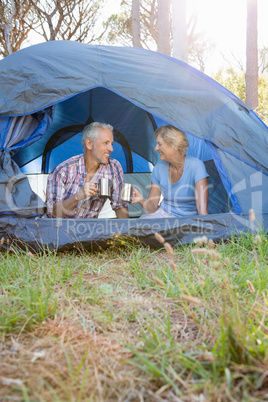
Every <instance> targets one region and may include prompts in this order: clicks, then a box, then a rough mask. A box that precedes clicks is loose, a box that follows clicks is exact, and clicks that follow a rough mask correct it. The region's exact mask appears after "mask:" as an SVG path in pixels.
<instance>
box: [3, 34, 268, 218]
mask: <svg viewBox="0 0 268 402" xmlns="http://www.w3.org/2000/svg"><path fill="white" fill-rule="evenodd" d="M63 60H64V62H63ZM50 108H55V114H54V117H53V118H52V123H51V125H50V127H49V124H50V122H49V121H47V123H48V124H47V123H46V122H45V124H44V126H42V123H41V119H40V127H39V128H36V127H33V128H32V130H30V131H29V132H25V137H24V138H21V139H20V140H19V141H16V138H14V137H13V138H11V140H12V146H11V147H12V150H14V151H15V152H16V154H15V155H14V160H15V161H16V163H17V164H18V166H19V167H21V166H24V165H25V164H27V163H28V162H30V161H34V160H37V159H38V158H40V157H42V155H43V152H44V149H45V148H46V146H47V144H48V142H49V140H50V138H51V136H53V135H54V133H55V132H56V131H57V130H60V129H61V128H63V127H65V126H68V125H73V124H86V123H87V122H88V121H90V119H92V120H95V121H103V122H107V123H112V125H113V126H114V127H115V128H116V129H117V130H118V131H120V132H121V133H122V135H123V136H124V137H125V138H126V140H127V142H128V144H129V146H130V149H131V151H132V152H133V153H134V154H136V155H138V156H139V157H141V158H143V159H145V160H146V161H148V162H149V163H152V164H153V165H155V164H156V163H157V161H158V156H157V153H156V152H155V151H154V148H155V138H154V130H155V127H157V126H159V125H160V124H162V123H161V121H162V122H165V124H166V123H168V124H173V125H174V126H175V127H178V128H180V129H182V130H183V131H184V132H185V133H186V134H187V136H188V139H189V143H190V146H189V151H188V155H191V156H194V157H198V158H199V159H201V160H203V161H204V162H206V161H208V160H211V159H213V160H214V162H215V165H216V166H217V169H218V171H219V174H220V176H221V179H222V181H223V183H224V187H225V189H226V191H227V192H228V194H229V196H230V197H231V201H232V206H233V210H234V211H236V212H237V213H239V211H241V208H240V205H239V203H238V198H239V197H238V198H237V196H236V193H235V192H236V191H237V190H236V188H237V187H236V185H237V184H238V183H240V182H241V181H242V180H243V178H244V177H243V175H244V174H245V171H247V169H245V168H244V166H245V164H246V165H247V166H250V167H252V168H253V169H256V170H258V171H260V172H261V174H262V175H263V176H264V175H268V158H267V154H268V128H267V126H266V125H265V124H264V123H263V122H262V121H261V120H260V119H259V118H258V117H257V115H256V114H255V113H254V111H253V110H252V109H251V108H250V107H249V106H248V105H246V104H245V103H244V102H243V101H242V100H240V99H239V98H237V97H236V96H235V95H234V94H232V93H231V92H230V91H228V90H227V89H226V88H224V87H222V86H221V85H220V84H219V83H217V82H216V81H214V80H213V79H211V78H210V77H208V76H206V75H205V74H203V73H201V72H200V71H198V70H196V69H194V68H193V67H190V66H189V65H187V64H186V63H183V62H181V61H179V60H176V59H174V58H172V57H168V56H165V55H163V54H160V53H156V52H152V51H148V50H145V49H140V48H132V47H117V46H92V45H88V44H84V43H78V42H73V41H49V42H45V43H41V44H38V45H34V46H30V47H28V48H25V49H22V50H20V51H19V52H15V53H13V54H11V55H10V56H8V57H6V58H4V59H3V60H0V144H2V147H3V146H5V143H4V141H5V139H6V136H7V133H8V132H9V128H10V124H11V120H10V118H13V116H27V115H35V114H38V113H41V112H42V111H43V110H45V109H50ZM38 118H39V117H38V116H37V119H38ZM48 119H49V116H48ZM252 139H254V141H253V140H252ZM5 147H6V148H8V147H9V146H8V145H7V146H5ZM20 148H21V149H20ZM22 148H24V149H22ZM219 152H220V153H221V155H222V156H221V157H220V156H219ZM223 154H224V155H223ZM227 155H230V156H232V157H231V158H228V157H224V156H227ZM233 158H235V159H236V160H237V161H239V163H236V170H237V171H238V172H239V174H238V173H237V174H235V175H232V174H231V173H230V172H231V171H232V166H230V164H233V162H232V160H233ZM223 161H224V162H223ZM34 165H36V164H34V163H33V164H32V168H33V166H34ZM137 165H139V162H138V163H137ZM227 172H228V174H227ZM32 173H36V172H34V171H32ZM228 175H229V176H230V177H229V176H228ZM231 176H232V177H231ZM234 176H235V180H234ZM263 183H264V184H263V186H262V189H261V191H262V192H263V194H266V193H267V192H268V188H267V185H266V183H267V180H264V179H263ZM249 192H250V193H252V196H251V194H249V196H248V197H247V199H248V200H252V199H253V196H254V194H253V190H252V189H251V188H250V189H249ZM239 200H240V199H239ZM240 204H241V200H240ZM251 204H252V202H251V201H248V202H246V203H245V204H244V206H243V211H242V212H243V213H247V212H248V210H249V209H250V208H251V207H252V205H251ZM260 209H261V210H262V212H263V213H268V210H267V206H266V204H263V206H260Z"/></svg>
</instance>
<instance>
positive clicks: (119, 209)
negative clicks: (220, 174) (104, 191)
mask: <svg viewBox="0 0 268 402" xmlns="http://www.w3.org/2000/svg"><path fill="white" fill-rule="evenodd" d="M155 137H156V140H157V145H156V148H155V149H156V150H157V151H158V152H159V154H160V161H159V162H158V163H157V164H156V166H155V167H154V169H153V172H152V176H151V188H150V192H149V195H148V198H147V199H144V198H143V196H142V194H141V193H140V192H139V191H138V190H137V189H135V188H134V189H133V196H132V204H134V203H137V202H138V203H140V205H141V206H142V207H143V208H144V209H145V211H146V213H145V214H144V215H142V216H141V218H163V217H174V216H175V217H179V216H186V215H196V214H199V215H207V214H208V183H207V177H208V174H207V172H206V168H205V166H204V164H203V162H202V161H200V160H199V159H196V158H194V157H191V156H188V155H187V156H186V151H187V148H188V145H189V143H188V139H187V137H186V135H185V134H184V133H183V132H182V131H181V130H179V129H177V128H175V127H173V126H171V125H167V126H162V127H159V128H158V129H157V130H156V132H155ZM82 146H83V149H84V154H81V155H78V156H74V157H72V158H70V159H68V160H66V161H64V162H63V163H61V164H60V165H58V166H57V167H56V168H55V169H54V171H53V172H52V173H51V174H50V175H49V177H48V183H47V215H48V216H49V217H59V218H97V217H98V215H99V213H100V211H101V209H102V207H103V206H104V203H105V201H106V199H105V198H103V197H100V196H99V188H98V186H97V185H96V183H98V181H99V179H101V178H103V177H105V178H108V179H110V181H111V184H112V186H111V206H112V209H113V210H114V211H115V213H116V216H117V218H128V217H129V215H128V203H126V202H122V200H121V199H120V185H121V184H122V183H123V182H124V174H123V169H122V167H121V165H120V163H119V162H118V161H117V160H115V159H112V158H110V155H111V153H112V151H113V127H112V126H111V125H109V124H103V123H98V122H94V123H91V124H89V125H88V126H86V127H85V128H84V130H83V133H82ZM161 194H162V195H163V199H162V201H161V203H160V205H159V202H160V198H161Z"/></svg>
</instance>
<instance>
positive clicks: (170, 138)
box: [154, 124, 189, 156]
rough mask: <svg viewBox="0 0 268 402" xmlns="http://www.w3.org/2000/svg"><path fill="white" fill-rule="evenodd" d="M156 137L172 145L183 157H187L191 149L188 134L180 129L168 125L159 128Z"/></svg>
mask: <svg viewBox="0 0 268 402" xmlns="http://www.w3.org/2000/svg"><path fill="white" fill-rule="evenodd" d="M154 136H155V137H156V138H157V137H158V136H160V137H161V138H162V139H163V140H164V141H165V142H166V143H168V144H169V145H171V146H172V147H173V148H174V149H178V150H179V151H180V152H181V154H182V156H185V155H186V152H187V149H188V147H189V141H188V138H187V136H186V134H185V133H184V132H183V131H181V130H179V129H178V128H176V127H174V126H172V125H171V124H167V125H166V126H161V127H159V128H158V129H157V130H156V131H155V133H154Z"/></svg>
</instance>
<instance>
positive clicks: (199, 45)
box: [102, 0, 214, 71]
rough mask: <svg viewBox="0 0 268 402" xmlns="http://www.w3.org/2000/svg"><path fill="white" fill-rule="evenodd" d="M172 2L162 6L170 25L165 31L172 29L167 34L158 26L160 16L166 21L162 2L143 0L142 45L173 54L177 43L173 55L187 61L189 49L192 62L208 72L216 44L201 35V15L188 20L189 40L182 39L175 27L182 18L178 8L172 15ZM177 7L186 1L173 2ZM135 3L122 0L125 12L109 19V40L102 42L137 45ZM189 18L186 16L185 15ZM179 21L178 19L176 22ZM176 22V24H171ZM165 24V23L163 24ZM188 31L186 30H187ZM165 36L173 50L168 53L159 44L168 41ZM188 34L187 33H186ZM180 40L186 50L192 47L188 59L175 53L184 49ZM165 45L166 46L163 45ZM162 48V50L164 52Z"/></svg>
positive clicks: (183, 13)
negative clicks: (160, 8)
mask: <svg viewBox="0 0 268 402" xmlns="http://www.w3.org/2000/svg"><path fill="white" fill-rule="evenodd" d="M170 1H171V0H168V1H163V0H162V5H163V6H164V8H165V20H166V21H167V22H166V24H165V25H166V26H165V29H166V28H168V31H169V32H168V33H167V32H166V31H165V33H164V32H163V30H162V28H159V27H158V23H159V21H158V16H159V17H160V19H161V18H162V20H163V15H162V16H161V13H160V11H158V6H159V4H158V1H157V0H139V3H140V42H141V46H142V47H144V48H147V49H151V50H157V49H158V50H159V51H163V52H164V53H167V54H170V53H172V52H171V46H172V40H173V41H174V43H173V56H174V57H177V58H180V59H181V60H184V61H187V50H188V61H189V62H190V63H191V64H192V65H194V66H195V67H197V68H200V69H201V70H202V71H204V68H205V63H206V59H207V58H208V56H209V55H210V54H211V52H212V50H213V48H214V45H213V44H212V43H211V42H209V41H208V40H206V39H205V38H204V37H203V35H202V32H197V28H196V27H197V15H196V13H195V12H193V13H192V15H190V17H188V19H187V24H186V28H187V29H186V31H187V32H186V33H187V39H186V40H184V39H182V40H180V39H179V38H178V35H181V34H182V33H181V32H178V31H176V29H175V26H176V27H177V28H178V27H179V26H180V25H181V23H178V20H177V19H176V17H178V14H177V11H176V10H177V9H176V8H172V14H171V13H170ZM172 1H173V2H174V3H175V4H178V3H179V2H180V1H185V0H172ZM132 4H133V3H132V1H131V0H122V2H121V10H122V11H121V13H120V14H118V15H112V16H111V17H110V19H109V20H108V23H107V25H108V27H109V28H108V31H107V35H106V37H103V38H102V40H103V42H104V40H105V41H106V43H107V42H108V43H110V44H122V45H126V46H131V45H132V43H133V34H132V17H131V10H132V8H131V5H132ZM186 4H187V3H186ZM171 15H172V18H171ZM184 15H185V9H184V12H183V11H182V12H181V14H180V16H179V18H180V20H183V18H184ZM185 17H186V16H185ZM174 18H175V20H174ZM170 19H172V21H173V22H171V21H170ZM160 23H161V22H160ZM172 23H173V27H174V28H173V30H172V29H171V25H172ZM158 28H159V29H160V32H161V33H160V34H159V35H158ZM184 29H185V28H184ZM172 31H173V32H172ZM164 34H165V35H166V41H168V43H169V45H168V46H169V48H168V49H167V50H163V49H162V48H161V46H162V45H161V46H160V45H159V41H161V40H164ZM184 35H185V32H184ZM178 41H179V42H180V43H181V42H184V48H186V47H188V49H184V51H185V56H183V55H179V54H178V53H176V52H175V48H178V46H181V45H182V43H181V45H179V44H178ZM163 46H164V44H163ZM161 49H162V50H161Z"/></svg>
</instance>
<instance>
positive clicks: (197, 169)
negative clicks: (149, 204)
mask: <svg viewBox="0 0 268 402" xmlns="http://www.w3.org/2000/svg"><path fill="white" fill-rule="evenodd" d="M168 177H169V163H168V162H166V161H160V162H158V163H157V165H156V166H155V167H154V170H153V172H152V176H151V180H152V182H153V183H154V184H157V185H158V186H160V187H161V191H162V195H163V197H164V198H163V200H162V202H161V205H160V206H161V208H162V209H163V210H164V211H166V212H168V213H170V214H172V215H174V216H186V215H196V214H197V213H198V212H197V209H196V202H195V183H197V182H198V181H199V180H201V179H204V178H205V177H208V174H207V171H206V168H205V165H204V163H203V162H202V161H200V160H199V159H197V158H194V157H192V156H186V158H185V162H184V169H183V173H182V176H181V178H180V180H179V181H178V182H177V183H171V182H170V181H169V178H168Z"/></svg>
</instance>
